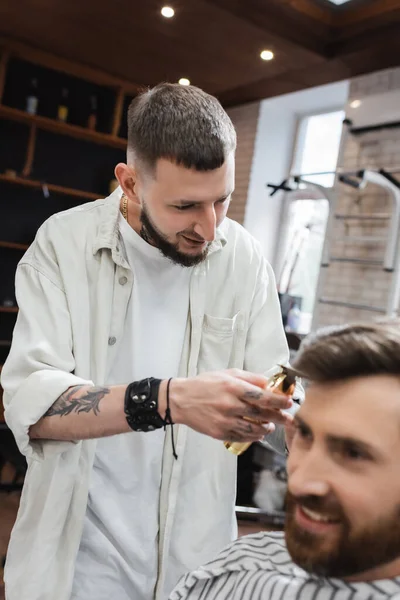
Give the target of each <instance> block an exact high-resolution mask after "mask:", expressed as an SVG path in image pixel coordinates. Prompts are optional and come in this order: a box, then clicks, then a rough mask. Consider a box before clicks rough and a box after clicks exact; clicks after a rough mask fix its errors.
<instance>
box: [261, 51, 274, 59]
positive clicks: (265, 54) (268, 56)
mask: <svg viewBox="0 0 400 600" xmlns="http://www.w3.org/2000/svg"><path fill="white" fill-rule="evenodd" d="M260 56H261V58H262V59H263V60H272V59H273V58H274V53H273V52H271V50H263V51H262V52H261V54H260Z"/></svg>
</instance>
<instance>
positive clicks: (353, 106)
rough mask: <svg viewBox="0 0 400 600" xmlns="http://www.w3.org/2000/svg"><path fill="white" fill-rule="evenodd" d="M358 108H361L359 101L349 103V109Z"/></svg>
mask: <svg viewBox="0 0 400 600" xmlns="http://www.w3.org/2000/svg"><path fill="white" fill-rule="evenodd" d="M360 106H361V100H353V102H350V107H351V108H359V107H360Z"/></svg>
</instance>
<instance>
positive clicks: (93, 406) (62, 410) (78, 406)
mask: <svg viewBox="0 0 400 600" xmlns="http://www.w3.org/2000/svg"><path fill="white" fill-rule="evenodd" d="M82 387H83V386H81V385H76V386H74V387H72V388H69V389H68V390H67V391H66V392H64V393H63V394H61V396H60V397H59V398H58V400H56V401H55V402H54V404H53V405H52V406H50V408H49V410H48V411H47V412H46V413H45V414H44V417H54V416H55V415H59V416H61V417H64V416H66V415H70V414H71V413H73V412H75V413H78V414H79V413H82V412H83V413H90V412H91V411H93V413H94V414H95V415H96V416H97V415H98V414H99V412H100V401H101V400H102V399H103V398H104V396H106V395H107V394H109V393H110V390H109V388H105V387H104V388H103V387H93V388H90V389H89V390H87V391H86V393H85V394H83V395H82V396H79V395H78V396H77V395H76V394H77V393H78V392H79V390H80V389H82Z"/></svg>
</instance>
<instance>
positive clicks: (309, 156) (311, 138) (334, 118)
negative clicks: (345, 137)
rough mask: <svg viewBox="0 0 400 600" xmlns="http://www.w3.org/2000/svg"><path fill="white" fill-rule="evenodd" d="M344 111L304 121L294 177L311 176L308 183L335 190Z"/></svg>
mask: <svg viewBox="0 0 400 600" xmlns="http://www.w3.org/2000/svg"><path fill="white" fill-rule="evenodd" d="M344 116H345V114H344V111H342V110H338V111H335V112H329V113H324V114H321V115H312V116H308V117H304V118H303V119H301V121H300V124H299V131H298V139H297V145H296V150H295V160H294V165H293V173H294V174H296V175H307V174H308V173H323V175H307V180H308V181H312V182H313V183H318V184H320V185H323V186H325V187H332V186H333V183H334V180H335V176H334V174H333V173H332V172H333V171H335V170H336V166H337V161H338V156H339V146H340V138H341V134H342V123H343V119H344Z"/></svg>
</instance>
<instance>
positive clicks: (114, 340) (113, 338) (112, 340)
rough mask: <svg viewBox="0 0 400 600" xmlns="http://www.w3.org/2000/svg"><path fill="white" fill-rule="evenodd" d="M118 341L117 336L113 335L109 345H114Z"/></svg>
mask: <svg viewBox="0 0 400 600" xmlns="http://www.w3.org/2000/svg"><path fill="white" fill-rule="evenodd" d="M116 341H117V338H116V337H114V336H112V337H109V338H108V345H109V346H114V344H115V342H116Z"/></svg>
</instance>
